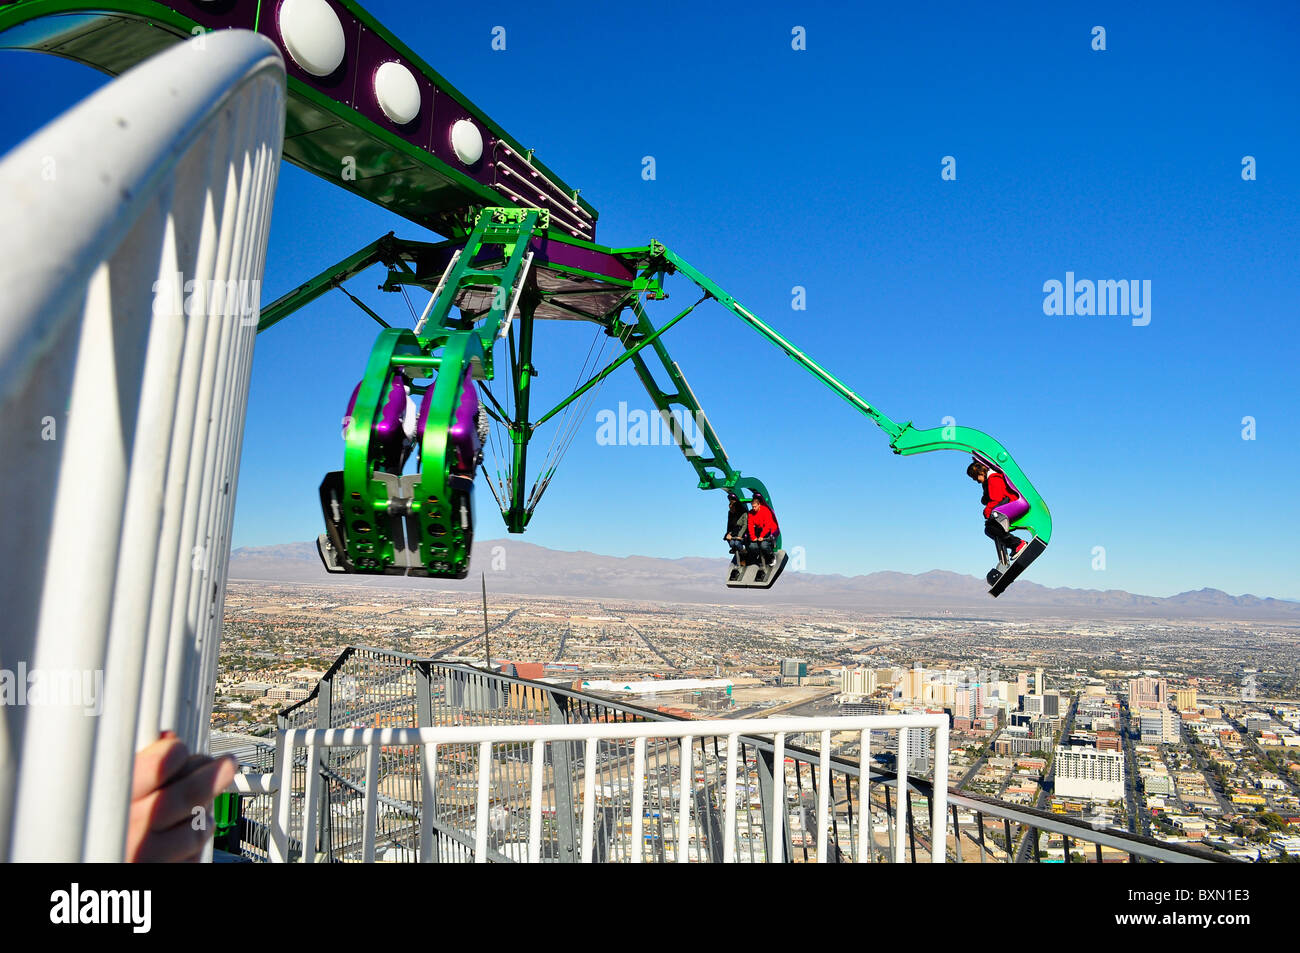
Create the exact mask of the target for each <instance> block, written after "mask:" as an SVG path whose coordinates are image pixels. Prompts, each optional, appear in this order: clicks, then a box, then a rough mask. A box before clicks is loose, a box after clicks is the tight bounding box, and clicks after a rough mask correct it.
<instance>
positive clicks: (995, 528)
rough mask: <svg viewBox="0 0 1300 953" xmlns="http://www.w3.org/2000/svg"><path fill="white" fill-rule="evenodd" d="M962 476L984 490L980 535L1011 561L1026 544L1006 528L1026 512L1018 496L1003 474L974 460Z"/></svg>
mask: <svg viewBox="0 0 1300 953" xmlns="http://www.w3.org/2000/svg"><path fill="white" fill-rule="evenodd" d="M966 475H967V476H969V477H970V478H971V479H972V480H974V481H975V482H976V483H979V484H981V485H982V486H983V487H984V495H983V497H982V498H981V499H980V502H981V503H983V504H984V535H985V536H987V537H988V538H989V539H991V540H993V542H994V543H995V544H996V545H998V546H999V547H1000V548H1001V549H1005V550H1006V551H1007V555H1008V557H1009V558H1011V559H1015V558H1016V557H1017V556H1019V555H1020V550H1022V549H1024V548H1025V546H1026V543H1025V541H1024V540H1023V539H1021V538H1020V537H1018V536H1016V534H1015V533H1012V532H1011V531H1010V529H1009V527H1010V525H1011V523H1012V522H1013V521H1014V520H1017V519H1019V518H1020V517H1021V516H1023V515H1024V513H1025V512H1026V511H1027V510H1028V509H1029V505H1028V504H1027V503H1026V502H1025V501H1024V500H1023V499H1022V498H1021V496H1020V494H1019V493H1017V492H1016V491H1015V490H1014V489H1012V487H1011V484H1010V483H1008V482H1007V478H1006V476H1005V475H1004V474H1001V473H999V472H998V471H997V470H993V469H990V468H989V467H986V466H985V465H984V464H982V463H980V462H979V461H978V460H976V461H974V462H973V463H971V465H970V466H969V467H967V468H966Z"/></svg>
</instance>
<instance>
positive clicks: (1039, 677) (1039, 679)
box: [1034, 668, 1047, 695]
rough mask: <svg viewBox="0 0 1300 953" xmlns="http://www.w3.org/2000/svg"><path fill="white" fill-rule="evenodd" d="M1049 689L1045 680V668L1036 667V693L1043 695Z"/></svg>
mask: <svg viewBox="0 0 1300 953" xmlns="http://www.w3.org/2000/svg"><path fill="white" fill-rule="evenodd" d="M1046 690H1047V684H1046V683H1045V682H1044V681H1043V670H1042V669H1041V668H1036V669H1034V694H1035V695H1041V694H1043V692H1045V691H1046Z"/></svg>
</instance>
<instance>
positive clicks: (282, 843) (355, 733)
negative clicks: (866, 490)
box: [231, 715, 948, 863]
mask: <svg viewBox="0 0 1300 953" xmlns="http://www.w3.org/2000/svg"><path fill="white" fill-rule="evenodd" d="M916 730H924V731H933V732H934V742H933V747H932V751H933V764H934V784H933V790H934V795H933V797H932V798H931V804H930V818H929V822H930V835H931V843H932V845H933V846H932V849H931V851H930V855H931V860H932V862H934V863H943V862H944V860H945V856H946V854H947V850H946V844H947V832H948V826H947V814H948V807H947V789H948V718H947V715H869V716H862V717H857V718H841V717H825V718H767V719H754V720H729V721H683V722H631V723H629V722H623V723H615V724H609V723H604V724H602V723H593V724H567V725H566V724H532V725H479V726H465V727H448V728H328V729H290V730H286V731H281V732H279V733H278V734H277V735H276V754H275V765H276V768H275V771H274V772H272V773H270V774H261V775H257V774H255V775H241V776H239V777H237V778H236V780H235V783H234V784H233V785H232V786H231V790H232V791H239V792H240V793H243V794H272V795H274V807H273V812H272V816H271V836H270V859H271V860H272V861H279V862H283V861H285V860H287V859H289V857H290V852H289V839H290V838H291V837H294V838H295V839H297V840H299V843H301V845H302V852H301V860H302V861H303V862H312V861H314V860H315V856H316V852H315V849H314V846H313V845H315V844H316V843H317V834H318V830H317V824H318V823H319V813H320V801H321V796H322V795H321V791H322V783H323V780H322V771H321V770H320V765H321V763H322V762H321V759H320V757H319V755H320V754H321V753H322V750H323V749H330V748H353V749H357V748H360V749H364V757H365V770H364V775H363V780H361V781H360V783H359V784H358V787H359V790H360V791H361V792H362V797H363V798H364V804H363V808H362V824H361V831H362V850H361V856H360V859H361V860H363V861H365V862H373V861H374V859H375V852H376V840H377V836H376V831H377V826H378V809H379V802H380V800H381V799H382V795H381V794H380V788H381V786H382V780H383V779H382V778H381V776H380V752H381V750H382V749H384V748H386V747H393V746H397V747H402V746H411V747H417V748H418V749H419V750H420V781H421V784H420V789H421V791H422V792H423V793H422V800H423V804H422V806H421V808H420V810H419V816H420V832H419V843H420V848H419V857H420V859H421V860H423V861H428V860H430V859H431V858H432V857H433V850H432V846H433V838H434V826H435V822H434V813H435V811H434V810H433V805H432V799H433V798H434V797H435V796H436V792H437V790H438V787H439V784H438V782H439V771H440V769H441V767H442V765H441V764H440V761H439V750H440V749H445V748H449V747H453V746H454V747H456V748H457V749H459V750H463V749H464V748H465V747H467V746H473V747H476V748H477V758H476V759H475V760H476V762H477V783H476V789H475V811H474V816H473V823H474V831H473V846H472V855H473V859H474V861H475V862H476V863H484V862H486V861H487V860H488V859H489V855H490V852H489V822H490V820H489V819H490V814H491V802H492V798H493V794H492V789H493V768H494V765H493V746H494V745H509V744H515V745H518V744H520V743H523V744H531V746H532V747H531V756H530V758H529V761H530V763H531V767H530V782H529V791H528V803H527V814H528V838H527V844H528V850H527V858H526V859H527V860H528V861H529V862H534V863H535V862H537V861H539V860H540V859H541V858H540V850H541V843H542V815H543V809H544V802H543V797H542V789H543V785H544V773H545V770H546V764H547V757H546V746H547V745H548V744H552V743H557V742H558V743H569V744H572V743H580V744H582V745H584V746H585V756H584V758H583V759H582V765H583V767H582V768H581V769H580V770H578V772H577V773H576V774H575V776H574V777H573V778H572V779H569V778H564V779H559V778H555V779H553V782H554V783H566V784H567V783H569V782H570V781H572V784H573V786H574V787H575V789H576V788H577V787H578V785H579V783H580V784H581V791H582V797H581V799H580V804H581V807H580V812H581V819H580V840H581V849H580V852H579V855H578V856H579V859H581V860H582V861H583V862H586V863H590V862H592V861H593V859H594V857H595V856H596V855H595V852H594V850H593V848H594V840H595V828H596V808H597V801H598V798H597V791H596V777H597V774H598V771H599V769H598V767H597V764H598V758H597V745H598V743H599V742H602V741H620V742H624V741H630V742H632V743H633V754H632V759H633V763H632V767H631V781H632V791H631V806H630V815H631V816H630V819H631V837H630V841H631V844H632V845H633V846H632V850H631V853H630V854H629V859H630V860H631V862H633V863H640V862H642V861H643V860H644V856H643V854H644V851H643V836H642V835H643V824H644V815H645V796H646V784H647V781H646V777H645V772H646V745H647V742H649V741H651V740H654V741H658V742H664V741H668V740H675V741H677V742H678V744H679V747H678V749H677V751H678V755H677V757H678V762H677V763H678V768H679V770H678V771H677V775H678V780H677V805H676V812H675V813H676V818H677V824H678V829H677V832H676V838H677V844H678V845H683V844H685V843H687V841H688V839H689V831H688V826H689V824H690V821H691V815H692V804H693V803H694V797H695V793H696V792H695V790H694V788H695V785H696V782H695V779H694V770H693V768H691V767H686V768H683V766H690V765H693V755H692V754H691V752H692V750H693V743H694V742H695V741H696V740H697V739H702V738H716V739H718V740H719V743H720V744H723V745H724V746H725V750H726V755H725V757H726V768H725V782H724V786H723V788H722V800H723V822H722V830H723V852H722V853H723V856H722V860H723V862H725V863H730V862H734V861H736V860H737V856H736V842H735V838H736V828H737V824H736V819H737V815H736V800H737V752H738V751H739V750H740V743H741V740H742V739H753V738H755V737H759V738H762V737H767V736H770V737H771V738H772V744H773V757H772V762H771V763H772V770H773V778H772V791H774V792H777V793H776V795H775V796H774V797H772V798H771V803H770V804H769V805H768V808H769V816H767V817H765V818H763V821H764V824H765V827H766V831H767V837H768V840H769V842H770V845H771V847H770V849H769V855H768V856H767V857H766V858H765V859H767V860H768V861H770V862H775V863H780V862H781V861H782V860H783V859H784V857H783V851H784V847H783V844H784V840H785V833H786V831H785V826H786V824H787V811H788V804H787V799H786V794H785V792H786V780H785V776H784V769H785V760H786V758H785V750H786V749H785V745H786V736H787V735H796V734H797V735H808V734H816V735H819V736H820V741H821V750H822V752H823V753H829V752H830V750H831V734H832V732H834V733H836V734H841V733H845V732H850V733H852V732H856V733H858V735H859V738H858V743H859V758H860V762H859V775H858V776H859V778H860V779H862V780H860V784H863V783H869V779H870V777H871V770H870V762H871V758H872V750H873V749H872V732H873V731H894V732H896V739H897V740H896V744H897V763H898V767H899V772H898V776H897V778H896V779H894V780H890V781H878V782H876V783H877V784H885V785H889V786H891V787H896V788H897V791H898V792H900V793H901V796H895V798H894V811H893V815H894V816H893V818H892V821H891V823H892V825H893V828H894V830H893V836H892V838H891V840H892V847H893V853H892V857H891V859H892V860H893V861H894V862H895V863H903V862H904V861H905V859H906V848H907V846H908V845H909V843H912V838H911V836H910V834H909V832H908V831H907V829H906V828H907V824H908V809H907V806H906V805H908V804H909V803H910V799H909V797H908V796H907V794H906V791H907V786H908V774H907V765H908V763H909V754H908V736H909V734H911V732H913V731H916ZM300 752H301V753H303V754H305V758H300V757H299V753H300ZM295 763H305V765H306V768H307V770H306V771H305V783H304V785H303V789H302V790H301V791H295V790H294V785H293V784H292V783H291V772H292V770H293V766H294V764H295ZM830 770H831V766H830V758H829V757H827V756H823V757H821V759H820V763H819V771H820V776H819V783H818V784H817V786H816V787H817V800H818V803H817V813H816V826H817V853H816V856H817V861H818V862H819V863H825V862H826V861H827V860H828V859H829V858H830V857H831V852H830V849H829V846H828V843H827V840H828V830H829V828H830V826H831V820H832V817H831V811H832V808H833V805H832V804H831V803H830V800H829V792H830V791H831V783H830ZM579 775H580V777H579ZM295 797H299V798H301V805H300V807H301V811H300V812H299V811H295V810H293V807H294V803H293V802H294V798H295ZM869 800H870V799H869V797H868V796H867V794H866V792H865V791H860V792H859V797H858V803H859V811H860V812H863V813H864V815H865V816H866V817H867V818H868V820H867V821H865V822H861V821H860V822H859V824H858V828H857V831H858V833H857V836H858V844H857V845H855V849H854V850H853V854H854V856H855V857H856V859H857V860H858V861H859V862H862V861H864V860H866V859H867V858H868V857H869V856H870V853H871V851H870V849H869V846H868V844H867V840H868V839H869V838H871V837H872V824H871V822H870V820H869V817H870V806H869ZM295 813H297V814H299V817H300V821H299V822H298V824H297V825H295V823H294V820H293V815H294V814H295ZM295 828H296V829H295ZM688 853H689V852H688V851H686V850H684V849H681V848H680V847H679V848H678V849H677V850H676V860H677V861H678V862H679V863H685V862H687V860H688Z"/></svg>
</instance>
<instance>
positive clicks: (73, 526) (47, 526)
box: [0, 31, 285, 861]
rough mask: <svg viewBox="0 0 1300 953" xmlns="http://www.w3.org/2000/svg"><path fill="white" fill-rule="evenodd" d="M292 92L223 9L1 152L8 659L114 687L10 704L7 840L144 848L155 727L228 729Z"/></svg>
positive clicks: (79, 849)
mask: <svg viewBox="0 0 1300 953" xmlns="http://www.w3.org/2000/svg"><path fill="white" fill-rule="evenodd" d="M284 103H285V79H284V65H283V62H282V60H281V58H280V55H279V52H278V51H277V50H276V48H275V46H274V44H273V43H271V42H270V41H269V40H267V39H266V38H264V37H260V36H257V35H256V34H253V33H250V32H247V31H220V32H217V33H212V34H208V35H204V36H200V37H196V38H195V39H193V40H190V41H189V42H187V43H185V44H182V45H179V46H177V47H173V48H171V49H169V50H167V51H165V52H163V53H160V54H159V55H157V56H155V57H153V58H151V59H150V60H147V61H146V62H144V63H141V64H140V65H138V66H137V67H135V68H134V69H132V70H130V71H129V72H127V73H125V74H123V75H122V76H121V77H119V78H117V79H116V80H114V81H112V82H111V83H109V84H108V85H107V86H105V87H104V88H103V89H101V90H100V91H99V92H97V93H95V94H94V95H92V96H90V97H88V98H87V99H86V100H85V101H83V102H82V103H80V104H79V105H77V106H76V107H74V108H73V109H71V110H69V111H68V112H67V113H65V114H64V115H63V116H62V117H60V118H58V119H56V120H55V121H54V122H52V123H50V124H49V125H48V126H46V127H45V128H44V129H42V130H41V131H40V132H38V133H37V134H36V135H34V136H33V137H31V138H30V139H28V140H27V141H26V142H24V143H23V144H21V145H20V146H18V147H17V148H16V149H14V150H13V152H11V153H10V154H9V155H8V156H6V157H5V158H4V159H3V161H0V221H2V222H4V223H5V227H4V229H3V231H0V287H3V288H4V289H5V295H4V297H3V298H0V411H2V412H0V446H2V447H3V448H4V452H3V453H2V454H0V486H3V487H4V489H5V491H6V493H5V499H6V502H7V503H8V506H7V508H6V513H5V517H4V519H0V552H2V553H3V554H4V556H3V559H4V560H5V567H4V571H3V572H0V606H3V607H4V619H3V621H0V666H2V667H5V668H9V669H11V670H12V669H13V668H14V667H15V666H18V665H23V666H25V667H26V669H27V670H28V671H36V672H42V673H65V674H71V675H72V676H73V677H74V678H82V679H84V680H85V682H84V684H86V685H95V686H97V690H96V691H95V692H94V694H95V699H94V700H93V701H94V705H93V706H90V707H99V706H100V705H102V711H100V712H98V714H99V717H97V718H96V717H87V716H86V714H84V713H83V712H82V708H85V707H88V706H85V705H83V706H81V707H80V708H79V707H75V706H72V705H68V704H41V705H28V706H25V707H13V708H10V709H9V710H7V711H6V712H4V721H3V722H0V730H4V731H6V732H7V735H8V737H7V739H6V740H7V742H8V749H7V750H6V746H5V743H4V742H0V859H10V860H52V861H76V860H120V859H122V856H123V845H124V836H125V823H126V817H127V809H128V804H129V796H130V786H131V777H132V763H133V755H134V751H135V750H136V747H137V743H140V744H143V743H145V742H147V741H151V740H153V738H155V737H157V734H158V732H159V730H162V729H172V730H175V731H176V732H177V733H178V734H179V735H180V737H181V738H182V740H184V741H185V742H186V743H187V744H189V746H190V747H191V749H201V748H203V747H204V746H205V745H206V740H207V719H208V713H209V709H210V706H211V700H212V699H211V696H212V678H213V674H214V666H215V657H216V647H217V639H218V636H219V627H220V620H221V614H222V604H223V600H224V587H225V571H226V554H227V552H228V547H229V536H230V524H231V519H232V516H233V509H234V496H235V488H236V480H237V475H238V462H239V451H240V444H241V438H242V433H243V421H244V410H245V405H246V401H247V394H248V381H249V373H250V370H251V361H252V350H253V338H254V336H255V334H256V329H257V328H256V326H257V314H258V303H259V301H260V286H261V277H262V270H263V266H264V264H265V257H266V242H267V235H268V232H269V227H270V209H271V202H272V198H273V196H274V192H275V184H276V178H277V174H278V171H279V158H280V151H281V146H282V144H283V135H284ZM82 700H83V701H84V700H85V699H84V697H83V698H82Z"/></svg>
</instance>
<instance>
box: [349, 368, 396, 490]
mask: <svg viewBox="0 0 1300 953" xmlns="http://www.w3.org/2000/svg"><path fill="white" fill-rule="evenodd" d="M359 393H361V384H360V383H358V384H357V386H356V387H354V388H352V397H351V399H350V400H348V412H347V416H348V417H351V416H352V412H353V411H354V410H356V406H357V395H358V394H359ZM405 410H406V388H405V387H403V386H402V379H401V377H400V376H399V375H397V374H394V375H393V376H392V377H391V378H390V379H389V384H388V395H387V396H386V397H385V398H384V400H383V403H381V404H380V405H379V412H378V414H377V415H376V417H375V424H374V426H373V427H372V428H371V431H370V439H371V441H372V442H373V443H376V444H378V445H379V450H380V454H381V455H382V458H383V462H384V466H383V467H382V469H384V470H385V471H386V472H389V473H400V472H401V461H402V413H403V412H404V411H405ZM346 433H347V428H346V427H345V428H344V434H345V435H346Z"/></svg>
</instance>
